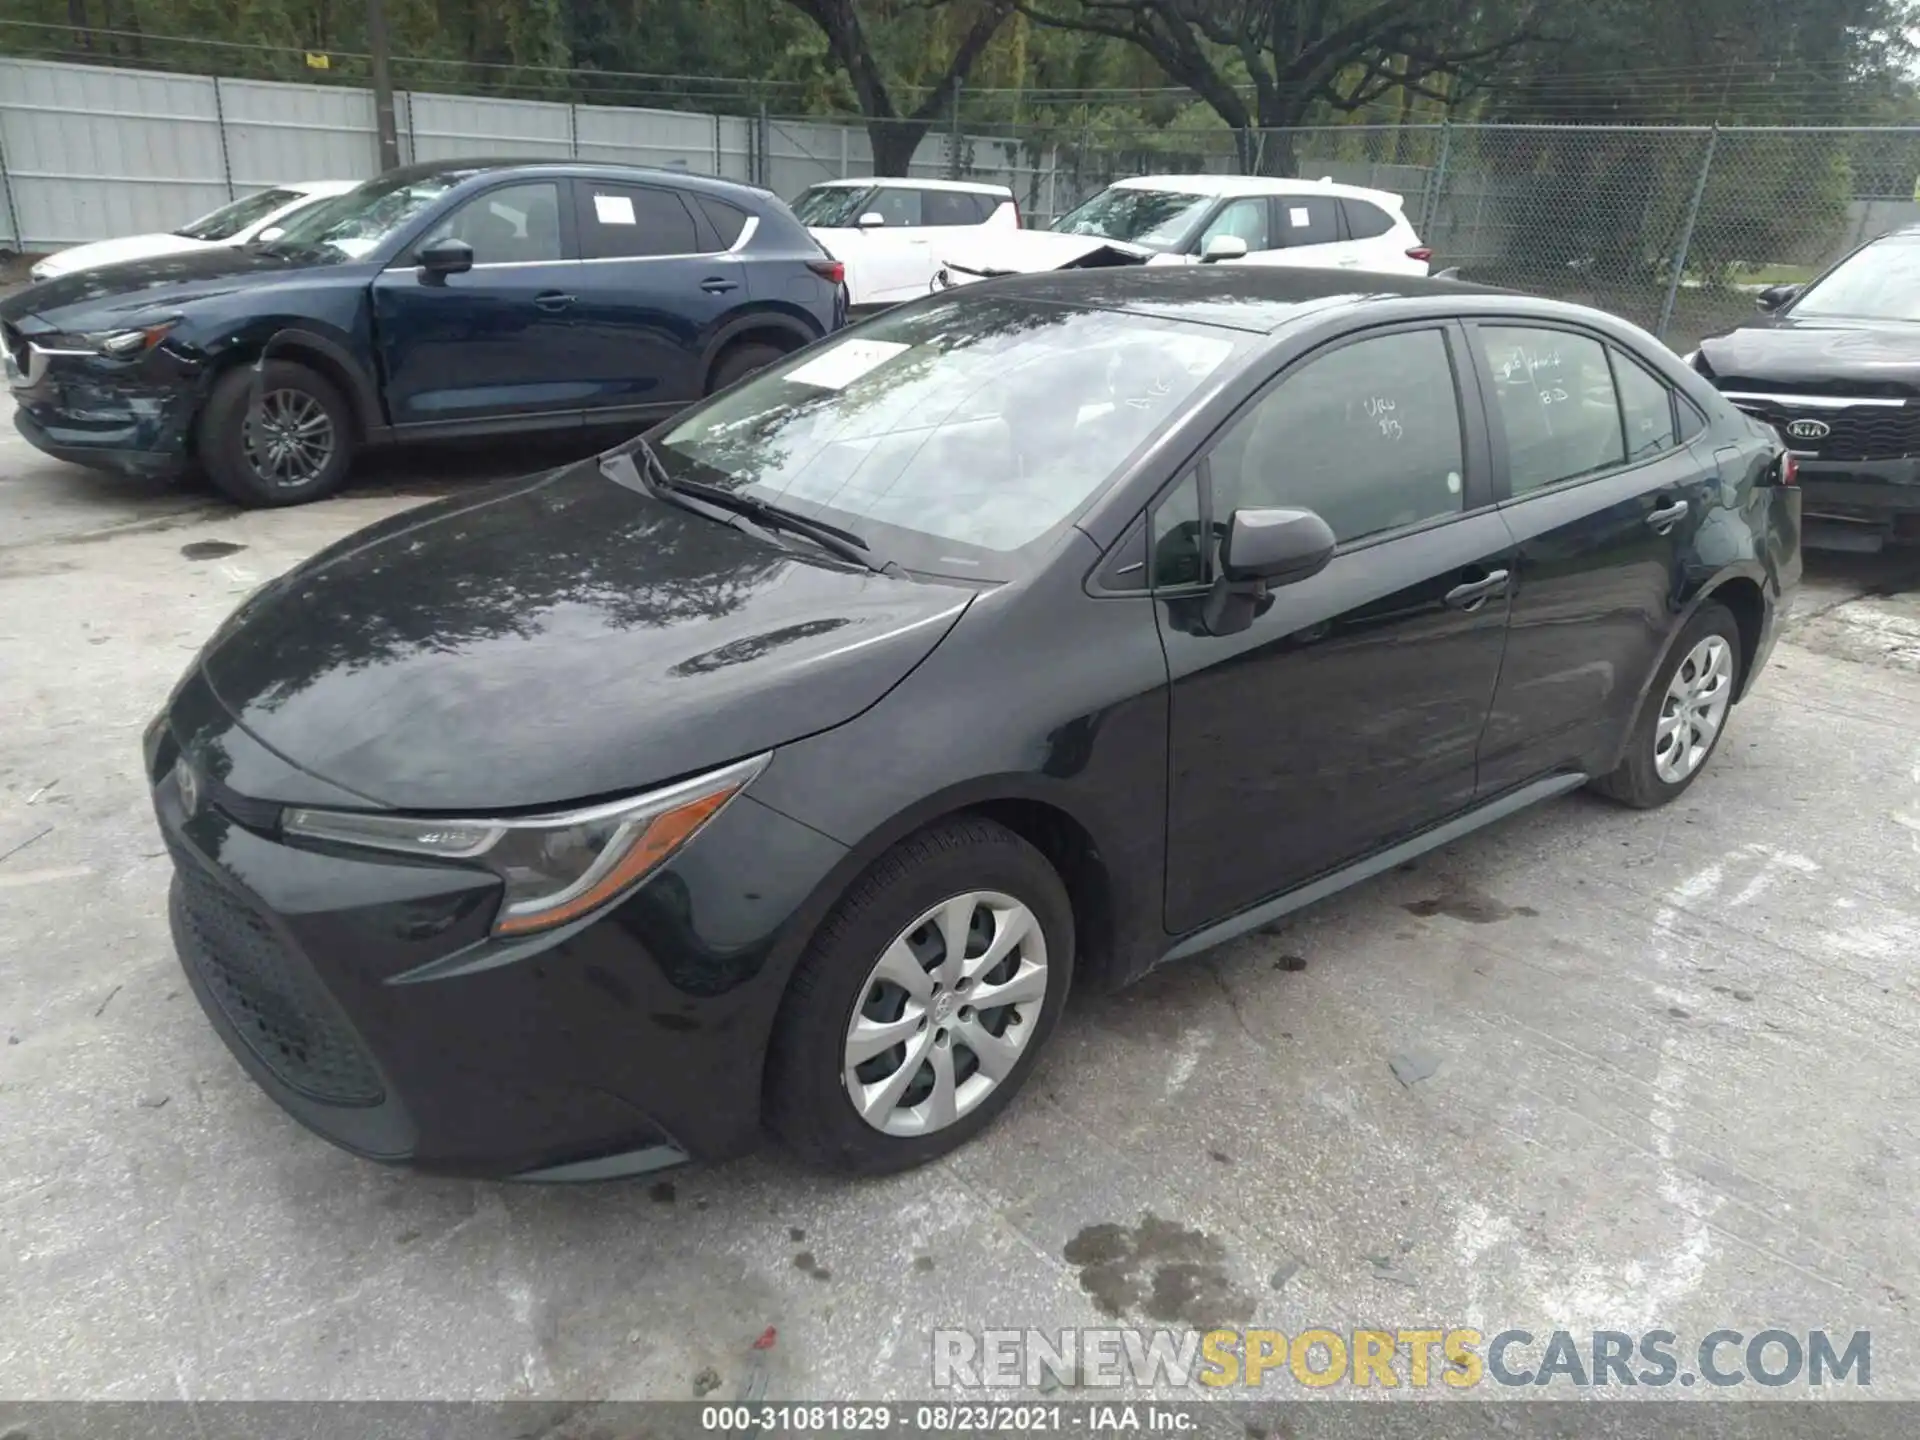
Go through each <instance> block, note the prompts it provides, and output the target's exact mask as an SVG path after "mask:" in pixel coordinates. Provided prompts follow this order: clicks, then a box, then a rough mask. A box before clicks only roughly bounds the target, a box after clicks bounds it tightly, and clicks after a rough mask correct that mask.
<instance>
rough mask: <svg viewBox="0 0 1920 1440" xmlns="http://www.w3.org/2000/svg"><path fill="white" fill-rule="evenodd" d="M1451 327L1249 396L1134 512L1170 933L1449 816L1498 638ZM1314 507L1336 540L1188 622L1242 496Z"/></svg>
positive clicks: (1496, 577)
mask: <svg viewBox="0 0 1920 1440" xmlns="http://www.w3.org/2000/svg"><path fill="white" fill-rule="evenodd" d="M1463 345H1464V335H1463V334H1462V333H1461V332H1460V331H1459V330H1458V329H1457V328H1456V327H1453V326H1450V325H1446V324H1435V325H1413V326H1407V327H1397V328H1393V329H1387V330H1375V331H1368V332H1364V333H1363V334H1361V335H1358V336H1355V337H1352V338H1349V339H1347V340H1344V341H1338V342H1335V343H1334V344H1333V345H1331V346H1329V347H1327V348H1326V349H1323V350H1320V351H1317V352H1315V353H1314V354H1313V355H1311V356H1309V357H1307V358H1306V359H1305V360H1303V361H1301V362H1299V363H1298V364H1296V365H1295V366H1294V367H1293V368H1292V369H1290V370H1289V371H1288V372H1287V373H1286V374H1284V375H1283V376H1282V377H1281V378H1280V379H1279V381H1278V382H1277V383H1276V384H1275V385H1274V386H1272V387H1270V388H1269V389H1268V390H1267V391H1266V392H1265V393H1264V394H1263V395H1261V396H1260V397H1258V398H1256V399H1255V400H1254V401H1252V402H1250V403H1249V405H1248V406H1247V407H1246V408H1245V409H1243V410H1242V411H1241V412H1240V414H1239V415H1238V416H1237V417H1236V418H1235V419H1234V420H1233V421H1232V422H1231V423H1230V424H1229V425H1228V426H1227V428H1226V429H1225V430H1224V431H1223V432H1222V433H1221V435H1220V436H1219V438H1218V439H1217V441H1216V442H1215V443H1214V444H1213V445H1212V446H1211V448H1210V449H1209V451H1208V453H1207V454H1206V456H1205V458H1204V460H1203V461H1202V462H1201V464H1200V465H1199V467H1198V469H1197V471H1196V472H1195V473H1194V474H1192V475H1190V476H1188V477H1187V478H1185V479H1183V480H1182V481H1180V482H1179V483H1178V484H1176V485H1175V486H1174V487H1173V488H1172V489H1171V490H1170V491H1169V492H1168V493H1167V495H1166V496H1165V497H1164V498H1163V499H1162V501H1161V502H1160V503H1159V504H1158V506H1157V507H1156V508H1155V509H1154V510H1153V512H1152V514H1151V516H1150V520H1149V524H1150V530H1149V535H1150V550H1149V555H1150V557H1151V559H1150V561H1149V564H1150V567H1151V570H1152V574H1153V580H1154V589H1155V594H1156V599H1157V601H1158V604H1157V605H1156V607H1155V609H1156V612H1157V614H1158V616H1159V622H1160V627H1161V638H1162V642H1163V644H1164V646H1165V648H1166V654H1167V663H1168V671H1169V675H1170V677H1171V682H1172V707H1171V716H1170V721H1171V730H1170V740H1169V745H1170V781H1171V789H1170V794H1169V809H1168V834H1167V928H1168V929H1169V930H1170V931H1171V932H1173V933H1175V934H1184V933H1187V932H1189V931H1191V930H1194V929H1196V928H1198V927H1200V926H1203V925H1206V924H1209V923H1211V922H1213V921H1215V920H1218V919H1221V918H1224V917H1225V916H1227V915H1230V914H1233V913H1235V912H1237V911H1239V910H1243V909H1245V908H1247V907H1248V906H1251V905H1254V904H1257V903H1258V902H1259V901H1261V900H1262V899H1264V898H1266V897H1267V896H1269V895H1273V894H1277V893H1279V892H1281V891H1284V890H1287V889H1290V888H1292V887H1293V886H1295V885H1298V884H1300V883H1301V882H1303V881H1305V880H1307V879H1309V878H1311V877H1312V876H1313V875H1315V874H1317V873H1320V872H1322V871H1326V870H1329V869H1332V868H1334V867H1336V866H1338V865H1339V864H1341V863H1342V862H1344V861H1347V860H1351V859H1353V858H1356V857H1357V856H1359V855H1361V854H1364V853H1366V852H1368V851H1371V850H1375V849H1378V848H1380V847H1382V846H1384V845H1388V844H1391V843H1393V842H1394V841H1395V840H1396V839H1399V838H1402V837H1404V836H1405V835H1407V834H1409V833H1411V832H1413V831H1416V830H1419V829H1421V828H1423V827H1425V826H1427V825H1429V824H1432V823H1433V822H1434V821H1436V820H1438V819H1440V818H1442V817H1444V816H1446V815H1448V814H1451V813H1453V812H1455V811H1458V810H1461V809H1463V808H1464V807H1466V806H1467V805H1468V804H1469V803H1470V802H1471V800H1472V797H1473V793H1474V780H1475V773H1474V763H1475V762H1474V757H1475V751H1476V749H1477V747H1478V744H1479V740H1480V735H1481V730H1482V728H1483V726H1484V724H1485V722H1486V717H1487V709H1488V706H1489V704H1490V703H1491V701H1492V699H1493V694H1494V686H1495V683H1496V680H1497V678H1498V676H1499V672H1500V656H1501V651H1502V649H1503V647H1504V645H1505V638H1506V619H1507V597H1506V585H1505V576H1504V573H1503V572H1504V569H1505V566H1506V559H1507V552H1508V550H1509V549H1510V547H1511V539H1510V537H1509V535H1508V533H1507V528H1506V526H1505V524H1504V523H1502V521H1501V519H1500V516H1499V512H1498V511H1497V510H1496V509H1495V508H1494V506H1493V503H1492V502H1493V494H1492V489H1491V486H1490V484H1489V479H1488V476H1489V468H1488V463H1487V452H1486V447H1485V438H1484V436H1485V431H1484V425H1483V424H1482V420H1481V416H1480V410H1479V400H1478V398H1477V395H1476V394H1475V392H1474V385H1473V377H1472V374H1471V371H1470V368H1469V362H1468V361H1467V359H1466V356H1465V354H1464V352H1463V348H1462V347H1463ZM1247 506H1251V507H1260V506H1300V507H1305V508H1308V509H1312V510H1315V511H1317V512H1318V513H1319V514H1320V515H1321V517H1322V518H1323V519H1325V520H1326V521H1327V522H1328V524H1329V525H1331V526H1332V528H1333V531H1334V533H1335V535H1336V536H1338V537H1339V539H1340V542H1341V545H1340V550H1339V552H1338V553H1337V554H1336V556H1335V557H1334V559H1333V561H1332V563H1331V564H1330V565H1329V566H1328V567H1327V568H1326V569H1325V570H1323V571H1321V572H1320V573H1319V574H1318V575H1315V576H1313V577H1311V578H1309V579H1307V580H1303V581H1301V582H1299V583H1297V584H1293V585H1286V586H1281V587H1279V588H1277V589H1275V590H1273V591H1272V593H1271V603H1270V604H1268V605H1267V606H1265V608H1263V609H1262V610H1261V611H1260V612H1259V613H1257V614H1256V615H1255V616H1254V619H1253V622H1252V624H1251V625H1250V626H1249V627H1248V628H1247V629H1245V630H1243V631H1240V632H1238V633H1234V634H1228V635H1216V634H1213V633H1210V631H1209V630H1208V629H1207V627H1206V626H1205V624H1204V621H1203V611H1204V607H1205V604H1206V594H1207V590H1208V588H1209V583H1210V581H1211V579H1212V566H1213V564H1214V547H1215V541H1214V540H1212V539H1207V538H1205V537H1210V536H1211V537H1217V536H1218V535H1219V534H1220V533H1221V532H1222V531H1223V529H1224V527H1225V525H1226V523H1227V519H1228V517H1229V516H1230V515H1231V513H1232V512H1233V510H1234V509H1236V508H1239V507H1247Z"/></svg>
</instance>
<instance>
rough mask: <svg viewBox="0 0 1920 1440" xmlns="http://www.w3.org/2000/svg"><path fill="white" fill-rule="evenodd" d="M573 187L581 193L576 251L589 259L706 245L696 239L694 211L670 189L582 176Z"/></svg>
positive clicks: (689, 250)
mask: <svg viewBox="0 0 1920 1440" xmlns="http://www.w3.org/2000/svg"><path fill="white" fill-rule="evenodd" d="M574 193H575V194H576V195H577V196H578V197H579V207H578V208H579V216H580V253H581V255H582V256H583V257H585V258H586V259H588V260H613V259H641V258H644V257H646V256H649V255H697V254H699V253H700V252H701V251H702V250H704V249H706V248H707V247H706V246H704V245H702V244H701V243H700V238H699V234H698V232H697V230H696V229H695V226H694V223H693V212H692V211H690V210H688V209H687V207H686V204H685V202H683V201H682V200H681V198H680V196H679V195H678V194H677V193H675V192H674V191H672V190H655V189H653V188H651V187H649V186H642V185H604V184H601V183H600V182H599V181H597V180H582V181H579V182H578V183H577V184H576V185H575V187H574Z"/></svg>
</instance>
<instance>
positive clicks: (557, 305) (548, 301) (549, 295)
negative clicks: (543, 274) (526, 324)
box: [533, 290, 573, 315]
mask: <svg viewBox="0 0 1920 1440" xmlns="http://www.w3.org/2000/svg"><path fill="white" fill-rule="evenodd" d="M533 304H534V308H535V309H537V310H545V311H546V312H547V313H548V314H550V315H552V314H557V313H559V312H560V311H562V310H564V309H566V308H567V307H568V306H569V305H571V304H573V296H571V295H563V294H561V293H560V291H558V290H543V291H542V292H541V293H540V294H538V295H536V296H534V297H533Z"/></svg>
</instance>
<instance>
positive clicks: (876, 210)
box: [862, 185, 920, 226]
mask: <svg viewBox="0 0 1920 1440" xmlns="http://www.w3.org/2000/svg"><path fill="white" fill-rule="evenodd" d="M867 211H871V212H872V213H873V214H875V215H878V216H879V217H880V218H881V219H882V220H884V221H885V222H886V223H887V224H888V225H889V226H900V225H918V224H919V223H920V192H919V191H918V190H903V189H901V188H900V187H899V186H897V185H881V186H878V187H877V188H876V189H875V190H874V192H873V198H872V199H871V200H869V201H867ZM862 213H863V214H864V213H866V212H865V211H863V212H862Z"/></svg>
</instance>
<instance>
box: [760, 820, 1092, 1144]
mask: <svg viewBox="0 0 1920 1440" xmlns="http://www.w3.org/2000/svg"><path fill="white" fill-rule="evenodd" d="M1073 945H1074V936H1073V910H1072V906H1071V905H1070V904H1069V902H1068V900H1067V893H1066V888H1065V886H1063V885H1062V884H1061V882H1060V877H1059V876H1058V875H1057V874H1055V873H1054V870H1053V867H1052V866H1051V865H1049V864H1048V863H1047V860H1046V857H1045V856H1043V855H1041V854H1040V852H1039V851H1038V850H1036V849H1034V848H1033V846H1031V845H1029V844H1028V843H1027V842H1026V841H1025V840H1023V839H1021V838H1020V837H1019V836H1018V835H1015V834H1014V833H1013V832H1012V831H1010V830H1007V829H1006V828H1004V827H1003V826H1000V825H996V824H994V823H993V822H991V821H989V820H984V819H973V818H963V819H956V820H950V821H946V822H943V823H941V824H939V825H937V826H935V827H933V828H931V829H929V830H924V831H922V832H920V833H919V834H918V835H914V836H912V837H910V838H909V839H907V840H904V841H902V842H901V843H900V844H899V845H896V846H895V847H894V848H893V849H892V850H890V851H888V852H887V853H886V854H885V855H883V856H882V857H881V858H880V859H879V860H878V861H876V862H875V863H874V865H873V868H872V869H870V870H868V871H867V873H866V874H865V875H863V876H862V877H861V878H860V879H859V880H858V881H856V882H855V884H854V886H853V888H852V889H851V890H850V891H849V892H848V893H847V895H846V897H845V898H844V899H843V900H842V901H841V902H840V904H839V905H838V906H837V907H836V908H835V910H834V912H833V913H832V914H831V915H830V916H829V917H828V918H827V920H826V922H825V923H824V924H823V925H822V926H821V927H820V931H819V933H818V934H817V935H816V936H815V937H814V940H813V943H812V944H811V945H810V946H809V947H808V950H807V953H806V955H805V956H804V957H803V958H802V960H801V962H800V966H799V968H798V970H796V971H795V973H794V977H793V982H792V985H791V986H790V988H789V990H788V993H787V999H786V1003H785V1005H784V1006H783V1008H782V1011H781V1015H780V1021H779V1024H778V1026H777V1028H776V1031H775V1035H774V1040H773V1047H772V1050H771V1053H770V1054H769V1056H768V1064H767V1111H768V1118H769V1119H770V1121H771V1122H772V1124H773V1127H774V1129H775V1130H776V1131H778V1133H779V1134H780V1136H781V1138H783V1139H784V1140H785V1141H786V1142H787V1144H788V1145H790V1146H791V1147H792V1148H793V1149H794V1150H795V1151H796V1152H798V1153H799V1155H800V1156H801V1157H802V1158H803V1159H806V1160H809V1161H811V1162H813V1163H814V1164H817V1165H821V1166H825V1167H828V1168H831V1169H835V1170H841V1171H846V1172H849V1173H853V1174H865V1175H879V1174H886V1173H889V1172H891V1171H896V1170H905V1169H908V1168H910V1167H912V1166H915V1165H920V1164H924V1163H925V1162H926V1161H928V1160H932V1159H935V1158H937V1157H939V1156H941V1155H944V1154H946V1153H947V1152H948V1151H950V1150H953V1149H956V1148H957V1147H959V1146H960V1145H962V1144H964V1143H965V1142H966V1141H967V1140H969V1139H971V1138H972V1137H973V1136H974V1135H976V1134H978V1133H979V1131H981V1130H982V1129H984V1128H985V1127H986V1125H987V1124H988V1123H989V1122H990V1121H991V1120H992V1119H993V1117H994V1116H995V1115H997V1114H998V1113H999V1112H1000V1110H1001V1109H1002V1108H1003V1107H1004V1106H1005V1105H1006V1104H1007V1103H1008V1102H1009V1101H1010V1100H1011V1099H1012V1098H1013V1096H1014V1094H1015V1093H1016V1092H1017V1091H1018V1090H1019V1088H1020V1087H1021V1085H1023V1084H1024V1083H1025V1082H1026V1079H1027V1076H1028V1074H1029V1073H1031V1071H1032V1068H1033V1064H1034V1061H1035V1059H1036V1058H1037V1056H1038V1055H1039V1052H1040V1050H1041V1047H1042V1046H1043V1045H1044V1044H1045V1042H1046V1039H1047V1036H1048V1034H1049V1033H1050V1032H1051V1030H1052V1028H1053V1025H1054V1022H1055V1020H1056V1019H1057V1018H1058V1017H1059V1014H1060V1008H1061V1006H1062V1005H1063V1004H1064V1002H1065V1000H1066V994H1067V988H1068V986H1069V984H1070V983H1071V981H1072V975H1073Z"/></svg>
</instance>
